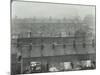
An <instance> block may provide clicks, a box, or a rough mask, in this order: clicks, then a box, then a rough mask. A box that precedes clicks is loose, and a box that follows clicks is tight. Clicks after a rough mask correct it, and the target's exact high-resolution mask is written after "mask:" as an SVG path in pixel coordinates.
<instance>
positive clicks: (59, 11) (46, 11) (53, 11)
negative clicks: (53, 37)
mask: <svg viewBox="0 0 100 75" xmlns="http://www.w3.org/2000/svg"><path fill="white" fill-rule="evenodd" d="M86 15H93V16H94V15H95V7H94V6H82V5H67V4H52V3H37V2H16V1H15V2H13V3H12V17H15V16H17V17H19V18H31V17H34V16H35V17H49V16H52V17H53V18H63V17H66V18H69V17H75V16H80V17H81V18H83V17H84V16H86Z"/></svg>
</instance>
